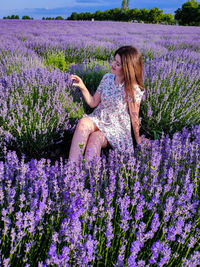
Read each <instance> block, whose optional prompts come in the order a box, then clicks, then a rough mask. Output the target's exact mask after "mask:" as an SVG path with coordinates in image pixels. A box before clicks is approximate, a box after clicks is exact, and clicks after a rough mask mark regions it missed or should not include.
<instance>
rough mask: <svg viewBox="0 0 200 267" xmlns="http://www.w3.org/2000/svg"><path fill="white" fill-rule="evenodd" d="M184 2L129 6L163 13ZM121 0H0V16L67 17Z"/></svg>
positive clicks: (145, 1) (134, 0)
mask: <svg viewBox="0 0 200 267" xmlns="http://www.w3.org/2000/svg"><path fill="white" fill-rule="evenodd" d="M185 2H186V0H130V1H129V8H131V9H132V8H138V9H141V8H146V9H151V8H153V7H158V8H159V9H162V10H163V11H164V13H172V14H174V11H175V10H177V9H178V8H181V6H182V5H183V4H184V3H185ZM121 3H122V0H0V18H3V17H7V16H10V15H12V14H14V15H19V17H20V18H21V17H22V16H24V15H27V16H30V17H33V18H34V19H42V17H54V18H55V17H57V16H62V17H63V18H65V19H66V18H67V17H69V16H70V15H71V13H72V12H77V13H81V12H90V13H94V12H95V11H97V10H100V11H105V10H107V9H112V8H121Z"/></svg>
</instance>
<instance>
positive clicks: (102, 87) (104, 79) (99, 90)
mask: <svg viewBox="0 0 200 267" xmlns="http://www.w3.org/2000/svg"><path fill="white" fill-rule="evenodd" d="M108 75H109V74H108V73H107V74H105V75H104V76H103V78H102V80H101V82H100V84H99V86H98V87H97V90H96V92H98V93H99V94H100V95H101V94H102V91H103V90H104V89H105V86H106V82H107V79H108Z"/></svg>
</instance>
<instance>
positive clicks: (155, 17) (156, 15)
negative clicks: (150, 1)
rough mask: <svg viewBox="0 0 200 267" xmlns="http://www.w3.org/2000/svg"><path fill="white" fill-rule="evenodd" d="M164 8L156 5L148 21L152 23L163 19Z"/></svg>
mask: <svg viewBox="0 0 200 267" xmlns="http://www.w3.org/2000/svg"><path fill="white" fill-rule="evenodd" d="M162 16H163V10H159V9H158V7H154V8H152V9H151V10H150V11H149V16H148V21H149V22H151V23H159V22H161V20H162Z"/></svg>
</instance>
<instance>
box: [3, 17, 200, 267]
mask: <svg viewBox="0 0 200 267" xmlns="http://www.w3.org/2000/svg"><path fill="white" fill-rule="evenodd" d="M0 26H1V27H0V31H1V35H0V39H1V42H0V91H1V94H0V106H1V109H0V146H1V151H2V154H1V157H2V158H3V161H2V162H1V165H0V166H1V167H0V175H1V182H0V183H1V186H0V190H1V191H0V201H1V208H0V211H1V221H0V236H2V239H1V241H0V257H1V258H0V260H1V262H3V263H4V265H5V266H9V265H11V266H12V265H13V264H15V265H22V266H23V265H26V266H29V265H30V266H32V265H33V264H35V265H37V264H38V265H40V266H42V265H45V264H46V265H53V264H55V265H60V266H67V265H69V266H75V265H80V266H85V265H97V264H99V265H101V264H102V265H106V266H113V265H116V266H127V265H128V266H148V265H149V266H153V265H155V264H156V265H158V266H163V265H165V264H167V265H168V266H176V265H177V266H180V265H182V266H198V264H199V258H200V255H199V245H198V243H199V238H200V232H199V228H200V227H199V225H200V224H199V223H200V222H199V215H200V214H199V199H200V195H199V169H200V167H199V154H200V139H199V137H200V128H199V126H198V125H200V123H199V121H200V115H199V114H200V112H199V111H200V101H199V100H200V98H199V97H200V96H199V90H200V88H199V81H200V79H199V75H200V74H199V67H200V66H199V65H200V64H199V62H200V61H199V28H198V27H176V26H162V25H137V24H130V23H113V22H106V23H105V22H94V23H93V22H51V21H34V22H28V21H24V22H22V21H19V22H15V21H0ZM124 44H132V45H135V46H136V47H138V48H139V49H140V50H141V52H142V53H143V58H144V71H145V81H144V82H145V88H146V89H147V93H146V96H145V97H146V99H145V102H144V103H143V104H142V105H141V119H142V121H141V127H142V129H141V130H142V131H143V133H145V134H146V135H148V136H150V137H152V136H153V135H154V137H155V138H158V137H159V140H155V141H152V146H151V148H146V147H144V146H142V147H140V148H138V149H137V150H136V151H135V155H134V157H131V156H128V155H125V154H124V153H123V151H122V154H121V155H119V154H118V153H117V151H113V150H110V152H109V155H107V156H106V157H104V155H103V157H102V158H101V159H96V161H95V162H93V166H91V169H89V170H88V169H85V167H84V161H83V162H82V163H80V164H81V166H80V168H73V166H70V165H68V163H67V162H65V163H62V160H61V162H60V163H56V164H55V165H53V164H52V163H51V162H50V161H49V160H47V161H46V160H44V159H41V160H39V161H36V160H31V161H29V162H28V161H27V158H26V159H24V160H23V159H22V160H20V159H18V157H17V155H16V154H15V152H13V153H7V152H6V151H5V152H3V147H6V146H7V147H10V148H14V149H15V150H17V151H20V152H22V153H25V154H28V153H30V154H31V155H33V157H34V156H37V157H38V155H40V156H41V157H42V156H44V155H45V154H44V150H45V148H46V147H47V146H48V145H49V144H51V143H55V142H60V141H62V138H63V135H64V133H65V132H67V133H68V134H69V133H72V132H73V129H74V126H75V124H76V122H77V119H79V118H80V117H81V116H82V115H83V113H84V112H85V111H86V108H87V107H86V106H85V105H84V102H83V100H82V99H81V96H80V92H78V91H77V89H75V88H72V86H71V82H70V80H69V73H76V74H78V75H80V76H81V77H82V78H83V80H84V81H85V83H86V85H87V87H88V88H89V89H90V91H91V92H92V93H94V91H95V90H96V88H97V85H98V83H99V82H100V79H101V78H102V76H103V74H104V73H105V72H107V71H109V68H110V67H109V64H110V59H112V55H113V51H114V50H115V49H116V48H118V46H120V45H124ZM89 111H90V110H87V112H89ZM195 125H196V126H195ZM184 126H187V127H188V129H190V130H189V131H188V130H186V129H185V128H184ZM182 129H184V130H183V132H182V134H181V133H178V132H177V131H181V130H182ZM163 133H165V134H163ZM167 133H168V134H169V135H166V134H167ZM132 156H133V155H132ZM25 162H26V163H25ZM82 164H83V165H82ZM133 177H134V179H133ZM41 247H42V250H41Z"/></svg>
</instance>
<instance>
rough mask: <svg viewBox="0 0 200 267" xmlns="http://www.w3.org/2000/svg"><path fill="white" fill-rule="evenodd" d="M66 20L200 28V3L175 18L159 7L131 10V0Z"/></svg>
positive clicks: (190, 2)
mask: <svg viewBox="0 0 200 267" xmlns="http://www.w3.org/2000/svg"><path fill="white" fill-rule="evenodd" d="M3 18H4V19H19V16H18V15H12V16H8V17H3ZM22 19H33V18H31V17H29V16H23V17H22ZM42 19H43V20H64V18H63V17H61V16H57V17H56V18H51V17H46V18H45V17H43V18H42ZM65 20H100V21H103V20H112V21H132V22H144V23H164V24H175V23H178V24H179V25H186V26H200V3H199V2H197V1H195V0H188V1H187V2H185V3H184V4H183V5H182V7H181V8H178V9H177V10H176V11H175V16H173V15H172V14H170V13H168V14H163V10H159V8H158V7H154V8H152V9H146V8H142V9H137V8H133V9H129V0H123V1H122V8H114V9H109V10H106V11H99V10H98V11H96V12H94V13H90V12H81V13H79V14H78V13H76V12H72V14H71V15H70V16H69V17H68V18H67V19H65Z"/></svg>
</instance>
